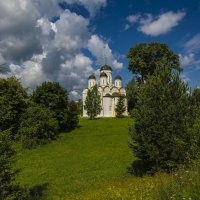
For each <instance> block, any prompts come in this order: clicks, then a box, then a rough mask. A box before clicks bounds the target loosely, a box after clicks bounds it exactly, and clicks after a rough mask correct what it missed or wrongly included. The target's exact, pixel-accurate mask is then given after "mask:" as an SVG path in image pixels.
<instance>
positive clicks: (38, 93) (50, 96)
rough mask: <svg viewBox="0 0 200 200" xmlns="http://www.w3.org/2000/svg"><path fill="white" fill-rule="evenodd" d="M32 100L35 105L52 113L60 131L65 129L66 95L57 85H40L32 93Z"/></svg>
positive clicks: (50, 83)
mask: <svg viewBox="0 0 200 200" xmlns="http://www.w3.org/2000/svg"><path fill="white" fill-rule="evenodd" d="M32 99H33V101H34V102H35V103H36V104H39V105H43V106H45V107H47V108H49V109H50V110H51V111H53V112H54V116H55V117H56V119H57V120H58V123H59V128H60V130H66V129H67V115H66V113H67V109H68V94H67V91H66V90H65V89H64V88H62V87H61V86H60V84H59V83H57V82H44V83H42V85H40V86H38V87H37V88H36V89H35V90H34V91H33V94H32Z"/></svg>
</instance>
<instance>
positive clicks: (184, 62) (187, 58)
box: [179, 53, 195, 67]
mask: <svg viewBox="0 0 200 200" xmlns="http://www.w3.org/2000/svg"><path fill="white" fill-rule="evenodd" d="M179 58H180V63H181V66H183V67H186V66H190V65H192V64H194V62H195V55H194V54H193V53H190V54H188V55H184V56H183V55H182V54H179Z"/></svg>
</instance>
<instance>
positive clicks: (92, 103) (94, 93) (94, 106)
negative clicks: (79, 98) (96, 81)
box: [84, 85, 102, 119]
mask: <svg viewBox="0 0 200 200" xmlns="http://www.w3.org/2000/svg"><path fill="white" fill-rule="evenodd" d="M84 108H85V110H86V111H87V115H88V116H89V117H90V119H94V118H95V117H96V116H97V115H99V114H100V113H101V110H102V107H101V96H100V94H99V92H98V88H97V86H96V85H95V86H94V87H93V88H92V89H89V90H88V93H87V97H86V99H85V106H84Z"/></svg>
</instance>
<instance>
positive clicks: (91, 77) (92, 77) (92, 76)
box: [88, 75, 96, 80]
mask: <svg viewBox="0 0 200 200" xmlns="http://www.w3.org/2000/svg"><path fill="white" fill-rule="evenodd" d="M89 79H96V77H95V76H94V75H90V76H89V77H88V80H89Z"/></svg>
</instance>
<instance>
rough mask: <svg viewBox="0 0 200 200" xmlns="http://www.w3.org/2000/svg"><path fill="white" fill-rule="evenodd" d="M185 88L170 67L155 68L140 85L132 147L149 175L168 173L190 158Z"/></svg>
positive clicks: (132, 130)
mask: <svg viewBox="0 0 200 200" xmlns="http://www.w3.org/2000/svg"><path fill="white" fill-rule="evenodd" d="M187 91H188V88H187V85H186V84H185V83H184V82H183V81H182V80H181V79H180V78H179V72H175V71H173V70H171V68H167V67H165V68H163V69H161V68H158V69H156V70H155V72H154V74H153V75H151V76H148V78H147V81H146V83H145V84H142V85H141V86H140V90H139V92H138V96H137V104H136V108H135V110H134V113H135V114H134V115H135V126H134V127H133V128H132V129H131V131H130V134H131V136H132V139H133V140H132V144H131V148H132V149H133V151H134V154H135V155H136V156H137V157H138V158H140V159H141V160H142V161H144V162H145V163H146V165H148V166H149V172H155V171H158V170H171V169H173V168H175V167H177V166H178V165H179V164H183V163H185V162H187V161H188V159H189V158H191V155H190V153H191V151H190V150H191V142H188V141H191V140H192V138H191V135H190V134H189V133H188V132H187V121H186V120H187V113H188V92H187Z"/></svg>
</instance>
